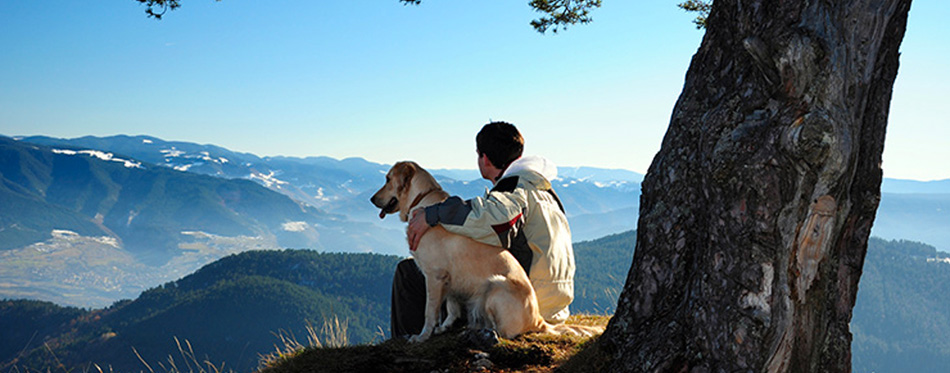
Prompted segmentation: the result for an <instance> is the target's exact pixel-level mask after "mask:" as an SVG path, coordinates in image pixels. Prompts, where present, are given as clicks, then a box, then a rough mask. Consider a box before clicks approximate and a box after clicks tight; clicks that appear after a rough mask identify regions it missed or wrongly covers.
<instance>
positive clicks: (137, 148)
mask: <svg viewBox="0 0 950 373" xmlns="http://www.w3.org/2000/svg"><path fill="white" fill-rule="evenodd" d="M19 141H22V142H27V143H34V144H41V145H46V146H50V147H54V148H55V147H63V148H65V149H70V150H71V151H81V150H90V149H94V150H98V151H105V152H111V153H114V154H116V156H117V157H124V158H128V159H135V160H138V161H142V162H146V163H151V164H155V165H160V166H164V167H168V168H173V169H176V170H180V171H187V172H192V173H198V174H205V175H211V176H216V177H223V178H230V179H247V180H252V181H254V182H257V183H258V184H261V185H263V186H265V187H267V188H269V189H271V190H274V191H277V192H280V193H282V194H285V195H287V196H289V197H291V198H293V199H295V200H298V201H301V202H304V203H306V204H309V205H311V206H314V207H317V208H320V209H322V210H324V211H327V212H330V213H337V214H341V215H345V216H346V217H348V218H349V219H351V220H354V221H364V222H372V223H374V224H377V225H379V226H381V227H387V228H390V229H402V226H401V225H400V223H399V222H397V221H396V219H388V220H387V221H383V222H380V221H378V219H377V218H376V216H377V215H378V214H377V213H375V212H374V211H373V207H372V206H371V205H370V204H368V203H367V202H366V201H367V200H368V199H369V195H370V194H372V192H375V190H376V189H378V188H379V187H380V186H381V184H382V181H383V175H385V173H386V171H388V169H389V165H384V164H378V163H373V162H369V161H366V160H364V159H361V158H347V159H343V160H336V159H333V158H329V157H307V158H296V157H283V156H277V157H259V156H256V155H254V154H249V153H239V152H233V151H230V150H228V149H225V148H222V147H219V146H216V145H200V144H194V143H187V142H178V141H165V140H162V139H159V138H156V137H152V136H126V135H118V136H110V137H93V136H85V137H80V138H74V139H60V138H52V137H46V136H28V137H22V138H19ZM420 163H421V165H422V166H423V167H426V165H425V164H424V162H420ZM427 169H428V168H427ZM428 170H429V171H430V172H431V173H432V174H433V175H435V176H436V178H437V180H438V181H439V183H440V184H442V187H443V188H445V189H446V190H447V191H449V192H450V193H452V194H455V195H460V196H463V197H466V198H471V197H474V196H477V195H482V194H484V192H485V190H486V189H487V188H490V187H491V185H490V184H489V183H488V182H487V181H484V180H481V178H480V176H479V173H478V171H477V170H465V169H434V168H433V169H428ZM558 173H559V175H560V176H559V177H558V179H557V180H555V181H554V182H555V188H556V189H557V192H558V194H559V196H560V197H561V200H562V202H563V203H564V205H565V209H566V210H567V213H568V215H569V216H574V215H590V214H602V213H608V212H611V211H615V210H619V209H625V208H626V209H629V208H631V207H637V206H639V193H640V184H639V183H640V180H642V179H643V175H642V174H638V173H636V172H632V171H627V170H619V169H599V168H594V167H559V168H558ZM618 223H626V226H624V227H623V228H622V229H619V230H617V231H613V232H610V233H616V232H620V231H623V230H627V229H632V228H634V226H635V224H636V216H635V215H634V216H629V217H627V218H626V219H623V220H621V221H620V222H618ZM572 231H573V233H574V238H575V239H579V240H585V239H593V238H597V237H599V236H600V233H601V232H603V228H602V227H599V226H597V225H587V224H576V225H573V226H572Z"/></svg>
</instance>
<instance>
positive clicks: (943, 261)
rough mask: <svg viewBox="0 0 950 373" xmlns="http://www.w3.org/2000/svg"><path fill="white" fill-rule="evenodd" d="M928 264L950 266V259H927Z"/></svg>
mask: <svg viewBox="0 0 950 373" xmlns="http://www.w3.org/2000/svg"><path fill="white" fill-rule="evenodd" d="M927 262H936V263H947V264H950V258H927Z"/></svg>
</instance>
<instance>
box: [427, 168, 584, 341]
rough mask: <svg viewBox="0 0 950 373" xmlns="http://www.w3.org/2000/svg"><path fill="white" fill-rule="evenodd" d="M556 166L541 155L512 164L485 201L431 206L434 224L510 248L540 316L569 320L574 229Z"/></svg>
mask: <svg viewBox="0 0 950 373" xmlns="http://www.w3.org/2000/svg"><path fill="white" fill-rule="evenodd" d="M555 177H557V168H555V167H554V165H553V164H551V162H549V161H547V160H546V159H544V158H541V157H523V158H520V159H518V160H516V161H515V162H513V163H512V164H511V165H510V166H509V167H508V169H507V170H506V171H505V173H504V175H502V177H501V178H500V179H499V180H498V182H496V183H495V186H494V188H492V190H491V191H489V192H488V194H487V195H486V196H485V197H476V198H473V199H470V200H467V201H463V200H462V199H461V198H459V197H451V198H449V199H447V200H446V201H445V202H442V203H441V204H437V205H433V206H429V207H427V208H426V221H427V222H428V223H429V224H430V225H435V224H442V226H443V227H444V228H445V229H446V230H448V231H450V232H453V233H457V234H461V235H464V236H468V237H471V238H473V239H475V240H477V241H481V242H484V243H487V244H490V245H495V246H502V247H505V248H506V249H508V250H510V251H511V252H512V254H513V255H514V256H515V258H516V259H518V262H519V263H521V266H522V267H524V268H525V271H526V272H527V273H528V277H529V278H530V279H531V284H532V285H533V286H534V290H535V292H536V293H537V296H538V306H539V307H540V311H541V316H542V317H544V319H545V320H546V321H548V322H549V323H560V322H564V321H565V320H566V319H567V317H568V316H570V310H569V309H568V306H569V305H570V304H571V301H573V299H574V249H573V246H572V245H571V228H570V226H569V225H568V223H567V217H566V216H565V215H564V212H563V209H562V207H561V204H560V201H559V200H558V199H557V196H556V195H555V194H554V192H553V189H552V188H551V182H550V181H549V180H550V179H553V178H555Z"/></svg>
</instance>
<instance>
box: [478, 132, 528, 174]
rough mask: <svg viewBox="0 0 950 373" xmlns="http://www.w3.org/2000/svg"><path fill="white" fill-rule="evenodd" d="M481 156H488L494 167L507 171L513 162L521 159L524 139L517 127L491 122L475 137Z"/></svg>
mask: <svg viewBox="0 0 950 373" xmlns="http://www.w3.org/2000/svg"><path fill="white" fill-rule="evenodd" d="M475 147H476V150H477V151H478V154H479V156H481V155H482V154H485V155H488V161H490V162H491V164H492V166H495V167H497V168H499V169H502V170H504V169H506V168H508V165H510V164H511V162H514V161H515V159H518V158H520V157H521V152H522V151H524V138H523V137H521V133H520V132H518V129H517V128H515V126H514V125H513V124H511V123H508V122H491V123H488V124H486V125H485V126H484V127H482V130H481V131H478V135H476V136H475Z"/></svg>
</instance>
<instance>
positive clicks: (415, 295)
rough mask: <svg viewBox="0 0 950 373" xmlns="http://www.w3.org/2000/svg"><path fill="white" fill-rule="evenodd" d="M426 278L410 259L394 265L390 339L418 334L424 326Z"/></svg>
mask: <svg viewBox="0 0 950 373" xmlns="http://www.w3.org/2000/svg"><path fill="white" fill-rule="evenodd" d="M425 309H426V278H425V276H424V275H423V274H422V271H420V270H419V267H418V266H416V261H415V260H413V259H412V258H409V259H404V260H402V261H400V262H399V264H398V265H396V273H395V274H394V275H393V292H392V311H391V313H390V315H391V317H390V321H389V325H390V328H391V329H390V332H391V333H392V334H391V335H390V336H391V337H401V336H405V335H414V334H419V332H421V331H422V326H423V325H424V324H425Z"/></svg>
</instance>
